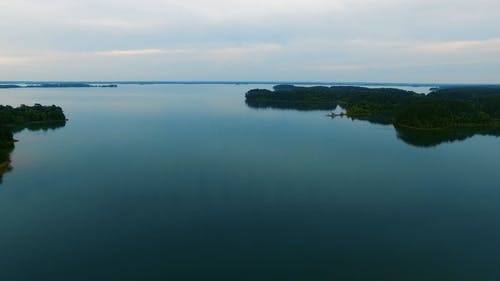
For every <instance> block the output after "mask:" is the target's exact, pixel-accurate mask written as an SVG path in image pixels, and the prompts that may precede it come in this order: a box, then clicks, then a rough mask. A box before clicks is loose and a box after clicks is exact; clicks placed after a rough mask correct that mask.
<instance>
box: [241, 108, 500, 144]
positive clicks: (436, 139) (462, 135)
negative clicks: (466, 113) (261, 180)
mask: <svg viewBox="0 0 500 281" xmlns="http://www.w3.org/2000/svg"><path fill="white" fill-rule="evenodd" d="M245 103H246V105H247V106H248V107H250V108H253V109H280V110H284V109H287V110H298V111H315V110H318V111H324V110H330V111H332V113H331V114H327V116H329V117H332V118H333V119H335V118H349V119H352V120H357V121H367V122H370V123H372V124H377V125H387V126H393V124H392V122H391V120H388V119H387V117H386V116H383V115H380V116H377V115H371V116H367V117H366V118H351V117H347V116H346V115H344V114H343V112H344V111H343V109H342V108H341V107H340V106H337V104H335V103H291V102H274V101H273V102H252V101H245ZM393 127H394V129H395V131H396V136H397V138H398V139H399V140H401V141H403V142H404V143H406V144H408V145H411V146H416V147H423V148H430V147H435V146H438V145H441V144H445V143H452V142H456V141H464V140H466V139H468V138H471V137H473V136H475V135H481V136H496V137H498V136H500V128H485V127H471V128H453V129H447V130H414V129H408V128H402V127H397V126H393Z"/></svg>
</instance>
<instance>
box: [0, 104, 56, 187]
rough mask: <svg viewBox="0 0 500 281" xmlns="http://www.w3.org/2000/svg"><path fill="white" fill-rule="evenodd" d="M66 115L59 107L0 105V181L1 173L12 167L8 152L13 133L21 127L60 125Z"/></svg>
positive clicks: (42, 127)
mask: <svg viewBox="0 0 500 281" xmlns="http://www.w3.org/2000/svg"><path fill="white" fill-rule="evenodd" d="M65 124H66V116H65V115H64V112H63V110H62V108H61V107H58V106H55V105H52V106H42V105H40V104H35V105H33V106H26V105H21V106H19V107H12V106H3V105H0V183H1V182H2V175H3V174H4V173H6V172H8V171H10V170H11V169H12V167H11V165H10V164H11V162H10V153H11V152H12V150H14V143H15V140H14V136H13V134H14V133H16V132H19V131H21V130H23V129H26V128H27V129H28V130H47V129H55V128H59V127H62V126H64V125H65Z"/></svg>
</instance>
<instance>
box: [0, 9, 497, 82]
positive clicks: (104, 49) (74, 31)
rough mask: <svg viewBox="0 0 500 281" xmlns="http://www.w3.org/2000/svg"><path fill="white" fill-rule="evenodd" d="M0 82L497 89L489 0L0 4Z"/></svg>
mask: <svg viewBox="0 0 500 281" xmlns="http://www.w3.org/2000/svg"><path fill="white" fill-rule="evenodd" d="M0 10H1V11H2V16H1V18H0V30H1V31H0V81H7V80H45V81H47V80H68V81H83V80H85V81H90V80H93V81H95V80H98V81H121V80H123V81H125V80H148V81H151V80H162V81H194V80H197V81H325V82H327V81H360V82H361V81H365V82H424V83H431V82H440V83H457V82H458V83H500V17H499V16H498V15H499V11H500V1H498V0H475V1H461V0H440V1H435V0H433V1H430V0H251V1H247V0H210V1H208V0H182V1H171V0H142V1H132V0H0Z"/></svg>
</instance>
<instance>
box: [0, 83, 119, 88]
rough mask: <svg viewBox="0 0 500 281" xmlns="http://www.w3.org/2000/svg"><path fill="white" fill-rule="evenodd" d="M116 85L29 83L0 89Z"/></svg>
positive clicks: (113, 85) (8, 85)
mask: <svg viewBox="0 0 500 281" xmlns="http://www.w3.org/2000/svg"><path fill="white" fill-rule="evenodd" d="M116 87H118V85H116V84H89V83H78V82H57V83H30V84H0V89H15V88H116Z"/></svg>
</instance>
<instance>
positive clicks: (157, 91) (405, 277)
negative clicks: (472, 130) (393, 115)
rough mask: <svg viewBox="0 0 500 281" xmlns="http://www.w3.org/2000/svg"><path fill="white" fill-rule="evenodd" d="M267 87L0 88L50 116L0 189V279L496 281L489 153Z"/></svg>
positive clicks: (480, 142)
mask: <svg viewBox="0 0 500 281" xmlns="http://www.w3.org/2000/svg"><path fill="white" fill-rule="evenodd" d="M271 86H272V85H260V86H259V85H231V84H226V85H195V84H194V85H175V84H173V85H142V86H141V85H119V87H118V88H74V89H69V88H68V89H63V88H55V89H44V88H39V89H36V88H32V89H2V90H0V104H11V105H16V106H17V105H20V104H27V105H32V104H33V103H41V104H44V105H51V104H56V105H59V106H61V107H62V108H63V109H64V111H65V113H66V116H67V118H68V119H69V121H68V122H67V124H66V126H64V127H61V128H58V129H55V130H47V131H44V130H38V131H29V130H24V131H22V132H20V133H17V134H16V135H15V138H16V139H18V140H19V142H17V143H16V147H15V149H14V151H13V153H12V154H11V160H12V166H13V168H14V169H13V170H12V171H11V172H9V173H6V174H4V175H3V182H2V184H1V185H0V280H2V281H25V280H26V281H31V280H50V281H58V280H64V281H67V280H77V281H78V280H82V281H83V280H92V281H97V280H120V281H125V280H172V281H177V280H179V281H183V280H189V281H191V280H216V281H224V280H228V281H229V280H231V281H235V280H251V281H253V280H255V281H266V280H273V281H274V280H278V281H279V280H283V281H289V280H304V281H315V280H321V281H323V280H325V281H327V280H328V281H329V280H339V281H375V280H380V281H392V280H394V281H395V280H398V281H399V280H401V281H446V280H450V281H451V280H453V281H462V280H463V281H498V280H500V138H497V137H494V136H473V137H470V138H466V139H464V140H462V141H454V142H443V143H441V144H437V145H433V146H426V147H422V146H418V145H414V144H409V143H408V142H404V141H403V140H402V139H401V138H398V134H397V132H396V131H395V130H394V128H393V127H392V126H383V125H376V124H371V123H368V122H364V121H352V120H350V119H347V118H335V119H332V118H327V117H325V114H326V113H328V112H326V111H295V110H283V109H255V108H250V107H248V106H247V105H246V104H245V99H244V94H245V92H246V91H247V90H249V89H251V88H256V87H261V88H270V87H271Z"/></svg>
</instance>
